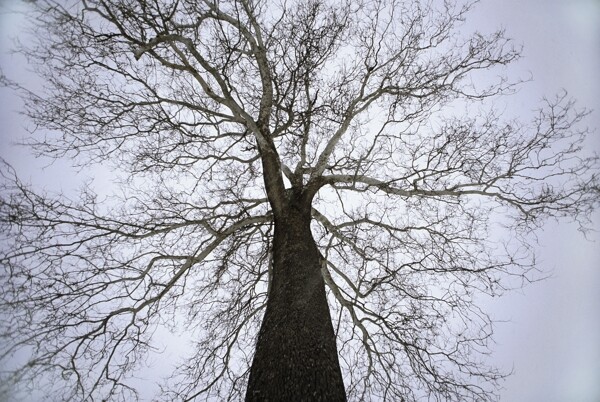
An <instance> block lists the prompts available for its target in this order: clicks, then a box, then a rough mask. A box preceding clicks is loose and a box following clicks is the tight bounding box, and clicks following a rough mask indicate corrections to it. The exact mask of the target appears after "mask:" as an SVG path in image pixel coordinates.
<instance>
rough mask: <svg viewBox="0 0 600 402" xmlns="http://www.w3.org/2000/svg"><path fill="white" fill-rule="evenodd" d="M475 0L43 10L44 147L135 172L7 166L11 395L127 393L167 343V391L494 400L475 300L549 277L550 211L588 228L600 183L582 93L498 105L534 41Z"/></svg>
mask: <svg viewBox="0 0 600 402" xmlns="http://www.w3.org/2000/svg"><path fill="white" fill-rule="evenodd" d="M472 5H473V4H471V3H470V2H462V1H455V0H436V1H419V0H374V1H366V0H365V1H362V0H360V1H356V0H353V1H341V2H340V1H329V0H306V1H294V0H290V1H284V0H281V1H259V0H224V1H210V0H202V1H189V0H178V1H171V0H139V1H133V0H83V1H74V0H73V1H72V0H65V1H59V2H54V1H50V0H38V1H37V2H35V4H32V5H31V8H32V10H31V12H30V14H28V15H29V18H30V19H31V22H32V26H33V32H32V33H30V34H29V35H28V36H27V40H26V41H25V43H24V44H23V45H22V46H21V48H20V49H19V51H20V52H22V53H23V54H25V55H26V56H27V57H28V60H29V62H30V63H31V65H32V66H33V68H34V69H35V71H36V72H37V74H39V76H41V77H43V79H44V83H45V85H44V88H43V90H39V91H37V90H33V89H31V88H27V87H26V85H21V84H17V83H12V82H9V84H8V85H10V86H11V87H12V88H13V89H15V90H16V91H19V92H20V93H21V94H22V96H23V98H24V99H25V100H26V109H25V111H24V113H25V115H26V116H27V117H28V119H29V121H30V122H31V123H32V126H33V127H34V130H32V136H31V138H29V139H28V140H27V142H28V145H29V146H30V147H31V149H32V150H33V151H34V152H36V153H38V154H40V155H44V156H47V157H52V158H74V159H73V160H74V161H75V162H76V163H78V164H79V165H80V166H93V165H94V164H105V163H110V164H112V165H111V166H113V167H115V169H116V170H117V172H118V173H119V175H120V177H122V178H124V179H125V180H123V181H122V183H121V185H120V186H118V188H117V189H115V190H114V192H113V193H114V194H113V195H112V196H110V197H108V198H106V199H104V198H98V197H97V196H96V193H95V191H94V189H93V188H91V187H86V188H84V189H83V190H82V191H81V193H80V194H79V195H78V196H71V197H70V198H68V197H66V196H58V195H52V194H45V193H43V192H42V191H39V190H36V189H32V188H31V187H30V186H28V185H26V184H24V183H22V182H21V181H20V180H19V179H18V177H17V175H16V173H15V172H14V171H13V170H12V168H11V167H10V166H8V165H6V164H3V165H2V169H1V170H0V173H1V177H2V180H1V187H0V188H1V192H0V229H1V230H0V233H1V235H0V236H1V237H0V238H1V243H0V264H1V265H2V269H1V270H0V294H1V296H0V340H1V343H0V364H2V365H4V367H6V368H7V369H6V370H4V371H2V374H1V377H0V382H2V383H5V384H9V383H16V384H17V385H16V386H17V387H23V388H24V389H27V387H31V388H38V387H39V386H40V385H42V384H43V385H44V386H46V387H47V388H48V389H47V391H48V393H47V395H48V398H49V400H77V401H79V400H90V401H91V400H111V401H112V400H115V401H121V400H122V401H131V400H134V399H136V398H137V397H138V391H139V390H138V389H136V381H135V373H136V370H139V369H140V368H143V367H144V365H145V364H146V357H147V356H148V355H149V354H152V353H153V352H155V350H156V348H157V346H158V345H159V343H158V340H157V339H155V337H153V335H154V334H155V332H156V330H157V328H166V329H169V330H171V331H173V332H174V333H185V334H186V338H188V339H191V340H193V344H190V347H189V351H188V353H187V356H186V357H187V359H186V360H185V361H182V362H180V363H179V364H178V365H177V366H176V367H174V368H173V373H172V375H171V377H170V378H169V379H165V380H164V382H162V383H161V389H162V394H161V395H160V396H157V397H161V398H163V399H167V400H226V399H227V400H240V399H243V398H244V397H245V398H246V400H248V401H251V400H252V401H253V400H257V401H259V400H267V399H269V398H270V399H269V400H279V399H277V398H280V400H291V399H290V396H294V395H296V396H298V395H300V396H301V397H300V396H299V397H298V399H296V400H315V401H317V400H328V401H335V400H345V399H346V398H347V399H348V400H353V401H359V400H387V401H415V400H436V401H467V400H477V401H480V400H495V399H496V397H497V395H496V393H495V391H496V390H497V386H498V381H499V380H500V379H502V378H503V377H504V375H505V374H504V373H502V372H500V371H499V370H497V369H495V368H493V367H489V366H488V364H487V363H486V361H485V355H486V354H487V353H488V352H489V349H488V345H489V342H490V340H491V336H492V322H491V320H490V318H489V317H488V315H487V314H486V313H485V312H484V311H482V310H481V309H480V308H479V304H478V301H480V299H481V297H482V296H481V295H491V296H496V295H500V294H501V293H503V291H505V290H506V289H509V288H512V287H515V286H521V285H522V284H523V283H524V282H526V281H527V280H530V279H532V276H531V275H530V274H531V272H532V270H534V269H535V268H536V266H535V260H534V255H533V251H532V245H531V244H530V237H528V235H529V234H530V233H531V232H532V231H533V230H535V229H536V228H538V227H539V226H540V225H541V223H543V221H544V220H545V219H546V218H549V217H556V218H568V219H575V220H577V221H578V222H580V224H581V225H582V227H583V228H585V225H586V223H587V222H588V219H589V216H590V213H591V212H592V211H593V209H594V208H596V207H597V206H598V203H599V195H600V191H599V183H598V176H597V175H598V171H599V170H598V158H597V156H595V155H586V154H585V153H584V152H583V150H582V144H583V141H584V140H585V135H586V133H587V130H586V129H585V127H583V126H582V124H581V120H582V119H584V117H585V115H586V114H587V112H586V111H580V110H577V109H575V108H574V104H573V101H572V100H570V99H569V98H568V96H567V95H566V94H560V95H559V96H557V97H554V98H550V99H548V100H545V101H544V102H543V104H542V105H541V107H540V109H539V110H538V111H536V112H534V113H533V114H532V115H531V116H530V117H527V118H526V119H525V120H517V119H515V118H514V117H512V116H508V117H507V116H503V115H502V113H500V112H498V111H497V110H496V109H495V108H494V105H495V103H494V102H495V101H496V100H498V98H499V97H502V96H505V95H510V93H511V92H512V90H513V89H514V88H515V85H519V82H518V80H514V81H510V80H508V79H507V78H506V77H503V76H502V72H503V71H504V70H503V69H502V67H503V66H504V65H507V64H509V63H511V62H513V61H515V60H516V59H517V58H518V57H519V51H520V49H518V48H515V47H514V46H513V44H512V42H511V41H510V40H509V39H508V38H506V37H505V35H504V32H503V31H496V32H491V33H480V32H470V31H468V30H467V29H466V28H465V26H464V24H463V23H464V21H465V18H468V12H469V10H470V9H471V7H472ZM461 29H464V31H463V32H462V33H461ZM527 120H529V121H527ZM498 222H501V224H502V227H503V230H499V229H500V228H499V225H496V223H498ZM23 356H26V358H23ZM17 363H19V364H17ZM21 363H22V364H21ZM42 379H45V380H42ZM156 381H159V379H157V380H156ZM311 387H313V388H311ZM309 392H310V394H309ZM302 398H304V399H302Z"/></svg>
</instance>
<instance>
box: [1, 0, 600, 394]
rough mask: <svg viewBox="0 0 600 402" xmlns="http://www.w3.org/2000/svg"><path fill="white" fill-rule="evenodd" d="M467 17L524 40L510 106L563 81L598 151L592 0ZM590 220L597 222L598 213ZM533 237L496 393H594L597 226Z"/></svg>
mask: <svg viewBox="0 0 600 402" xmlns="http://www.w3.org/2000/svg"><path fill="white" fill-rule="evenodd" d="M0 3H3V4H8V3H10V0H0ZM0 18H1V20H0V45H1V46H2V50H3V52H4V51H5V50H6V49H7V47H8V46H9V41H8V40H7V38H8V37H9V36H10V35H14V34H15V33H18V24H19V19H18V18H15V17H14V16H6V15H3V16H2V17H0ZM469 25H471V26H479V27H482V29H492V28H493V27H497V26H503V27H505V28H506V30H507V34H508V36H510V37H512V38H514V39H516V41H517V42H518V43H521V44H523V46H524V58H523V60H521V61H519V62H518V63H517V64H516V65H515V66H513V67H512V69H513V70H512V71H514V72H515V73H516V74H521V76H523V77H528V76H529V74H530V73H531V74H533V78H534V81H533V82H532V83H529V84H527V85H526V86H525V87H523V88H522V89H521V91H520V93H519V96H518V97H514V98H512V99H511V102H512V103H511V106H512V109H513V110H514V111H516V112H518V111H519V110H524V111H525V112H526V113H527V112H528V111H529V110H530V109H533V108H534V107H535V105H536V103H537V102H538V101H539V99H540V98H541V97H542V96H544V95H547V96H552V95H553V94H555V93H557V92H558V91H560V90H561V89H563V88H564V89H566V90H568V92H569V94H570V95H571V96H573V97H574V98H576V99H578V101H579V103H580V105H581V106H586V107H588V108H591V109H594V110H595V112H594V113H593V115H592V116H591V117H590V119H588V121H587V123H588V125H589V126H590V127H592V128H595V130H596V131H595V132H594V133H593V136H592V137H593V138H592V139H591V141H590V143H589V145H588V146H590V147H594V148H595V149H596V150H598V151H600V140H599V137H600V75H599V74H600V73H599V72H600V1H599V0H520V1H519V0H488V1H482V3H481V4H480V5H479V7H478V8H477V9H476V10H475V12H474V13H473V14H472V19H471V20H470V22H469ZM1 65H2V68H3V70H4V71H5V73H6V74H7V75H9V76H10V77H11V78H19V77H20V78H21V79H22V78H24V77H25V76H26V75H25V72H24V66H23V65H21V64H20V63H19V60H18V58H14V57H9V56H7V55H6V54H3V55H2V56H1ZM18 108H19V102H18V100H16V99H14V98H13V97H11V95H10V94H9V93H8V92H7V91H6V90H3V89H2V90H0V121H1V122H2V124H1V125H0V156H1V157H3V158H5V159H7V160H8V161H9V162H11V163H12V164H14V165H15V167H16V168H17V170H18V172H19V173H20V174H22V175H23V177H24V178H26V179H30V180H33V181H37V183H38V184H40V183H42V184H43V183H44V182H45V181H46V180H48V176H47V175H46V176H44V175H40V174H39V169H40V166H41V164H40V163H38V162H35V161H33V162H32V160H31V158H30V157H28V156H27V154H26V153H25V152H24V151H23V150H19V151H16V150H14V148H13V147H11V146H10V145H9V144H10V141H11V139H12V140H14V139H17V138H19V137H20V136H22V135H23V131H22V128H21V127H22V122H21V121H20V120H19V116H18V115H17V114H16V111H17V110H18ZM58 168H59V169H60V168H61V167H60V165H59V166H58ZM55 171H56V170H55ZM61 185H62V186H67V187H68V185H69V183H61ZM594 223H595V227H596V228H597V229H598V230H600V214H598V213H597V214H596V215H595V221H594ZM540 243H541V247H540V250H539V255H540V260H541V267H542V268H543V269H544V270H545V272H546V273H549V274H552V277H551V278H550V279H548V280H545V281H543V282H541V283H537V284H534V285H531V286H529V287H527V288H525V289H524V290H523V291H522V292H518V293H512V294H509V295H507V296H505V297H504V298H502V299H501V300H499V301H497V302H495V303H494V304H492V305H490V306H489V307H490V309H491V310H492V311H493V313H494V316H495V317H496V318H497V319H503V320H509V322H508V323H503V324H499V325H498V326H497V328H496V333H497V336H496V340H497V345H496V346H495V354H494V357H493V360H494V361H496V362H497V363H498V365H500V366H501V367H504V368H508V369H510V368H512V367H514V371H515V374H514V375H513V376H512V377H511V378H509V380H507V382H506V383H505V390H504V391H503V392H502V398H501V400H502V401H506V402H537V401H540V402H554V401H556V402H559V401H560V402H597V401H600V234H598V233H593V234H591V235H590V236H589V241H588V240H585V239H584V238H583V236H582V235H581V234H580V233H578V232H577V230H576V226H574V225H568V224H562V223H561V224H554V223H551V224H548V225H547V226H546V228H545V230H544V231H543V232H542V233H541V236H540Z"/></svg>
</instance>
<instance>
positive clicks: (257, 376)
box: [246, 201, 346, 402]
mask: <svg viewBox="0 0 600 402" xmlns="http://www.w3.org/2000/svg"><path fill="white" fill-rule="evenodd" d="M302 204H305V205H302ZM306 204H307V205H306ZM282 215H283V216H281V217H276V219H275V235H274V241H273V278H272V282H271V289H270V292H269V298H268V301H267V309H266V312H265V316H264V319H263V323H262V326H261V329H260V332H259V335H258V342H257V346H256V353H255V355H254V360H253V362H252V368H251V370H250V379H249V382H248V389H247V391H246V401H247V402H249V401H270V402H274V401H285V402H288V401H331V402H337V401H345V400H346V394H345V390H344V383H343V380H342V373H341V370H340V365H339V361H338V354H337V347H336V341H335V334H334V332H333V325H332V322H331V315H330V313H329V306H328V304H327V299H326V295H325V283H324V281H323V277H322V275H321V268H320V263H321V261H320V258H321V257H320V253H319V251H318V249H317V246H316V244H315V241H314V239H313V237H312V233H311V231H310V219H311V217H310V202H302V203H300V202H294V201H290V202H289V203H288V204H287V208H286V211H285V213H284V214H282Z"/></svg>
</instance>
